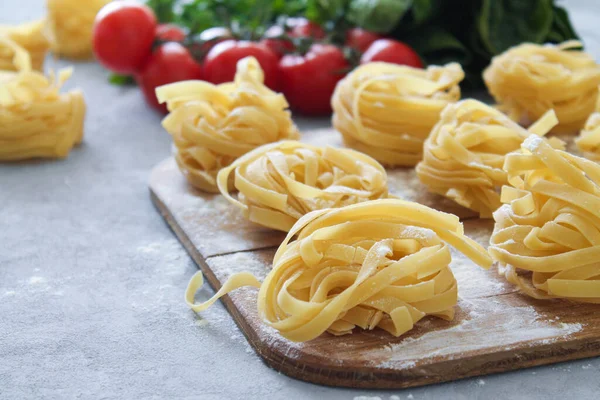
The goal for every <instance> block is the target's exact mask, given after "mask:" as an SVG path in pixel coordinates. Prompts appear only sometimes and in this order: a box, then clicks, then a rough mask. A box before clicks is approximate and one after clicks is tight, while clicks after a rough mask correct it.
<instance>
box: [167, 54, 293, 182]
mask: <svg viewBox="0 0 600 400" xmlns="http://www.w3.org/2000/svg"><path fill="white" fill-rule="evenodd" d="M263 82H264V74H263V71H262V70H261V68H260V65H259V64H258V61H256V59H255V58H254V57H246V58H244V59H242V60H240V61H238V64H237V72H236V75H235V81H234V82H230V83H225V84H221V85H213V84H211V83H208V82H204V81H185V82H178V83H173V84H170V85H166V86H161V87H159V88H157V89H156V95H157V97H158V99H159V101H160V102H161V103H164V102H166V103H167V107H168V109H169V111H170V114H169V115H168V116H167V117H165V119H164V120H163V123H162V124H163V127H164V128H165V129H166V130H167V132H169V134H171V136H173V141H174V143H175V160H176V161H177V164H178V165H179V169H180V170H181V171H182V172H183V174H184V175H185V177H186V178H187V179H188V181H189V182H190V183H191V184H192V185H194V186H195V187H197V188H199V189H201V190H204V191H207V192H213V193H217V192H218V188H217V182H216V176H217V173H218V172H219V170H221V169H222V168H224V167H226V166H228V165H230V164H231V163H232V162H233V161H234V160H235V159H237V158H238V157H240V156H242V155H244V154H246V153H247V152H249V151H251V150H253V149H255V148H256V147H259V146H261V145H263V144H267V143H272V142H277V141H279V140H283V139H297V138H299V137H300V134H299V132H298V129H297V128H296V126H295V125H294V124H293V122H292V119H291V115H290V112H289V111H288V110H287V108H288V103H287V101H286V100H285V97H283V95H282V94H278V93H275V92H273V91H271V90H270V89H269V88H267V87H266V86H265V85H264V83H263Z"/></svg>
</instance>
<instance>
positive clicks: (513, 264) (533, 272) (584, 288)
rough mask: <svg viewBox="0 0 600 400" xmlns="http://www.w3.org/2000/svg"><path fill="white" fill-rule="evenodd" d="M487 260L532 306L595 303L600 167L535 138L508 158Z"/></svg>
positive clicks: (599, 275)
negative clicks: (550, 302)
mask: <svg viewBox="0 0 600 400" xmlns="http://www.w3.org/2000/svg"><path fill="white" fill-rule="evenodd" d="M504 168H505V170H506V172H507V173H508V180H509V182H510V186H505V187H504V188H503V189H502V202H503V203H504V205H503V206H502V207H501V208H499V209H498V211H496V212H495V213H494V219H495V221H496V224H495V227H494V232H493V234H492V237H491V239H490V247H489V252H490V255H491V256H492V257H493V258H494V259H495V260H496V261H498V262H500V263H501V269H500V271H501V273H502V274H503V275H504V276H505V277H506V279H507V280H508V281H509V282H511V283H513V284H515V285H517V286H518V287H519V288H520V289H521V290H522V291H523V292H524V293H526V294H528V295H529V296H532V297H535V298H537V299H550V298H557V297H560V298H566V299H570V300H574V301H580V302H589V303H600V262H599V260H600V166H599V165H598V164H596V163H595V162H592V161H589V160H586V159H585V158H581V157H577V156H574V155H572V154H569V153H567V152H564V151H560V150H556V149H553V148H552V147H551V146H550V145H549V144H548V143H546V142H544V141H543V140H541V139H540V138H539V137H537V136H531V137H530V138H528V139H527V140H526V141H525V142H524V143H523V148H522V151H521V152H514V153H511V154H509V155H508V156H507V159H506V164H505V166H504Z"/></svg>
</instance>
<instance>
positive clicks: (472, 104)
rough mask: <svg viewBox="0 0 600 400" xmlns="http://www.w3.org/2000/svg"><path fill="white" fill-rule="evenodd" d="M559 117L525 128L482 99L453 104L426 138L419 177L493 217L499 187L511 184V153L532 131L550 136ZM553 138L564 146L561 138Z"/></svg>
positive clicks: (432, 187) (547, 117) (437, 190)
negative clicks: (507, 169) (508, 167)
mask: <svg viewBox="0 0 600 400" xmlns="http://www.w3.org/2000/svg"><path fill="white" fill-rule="evenodd" d="M556 122H557V121H556V116H555V115H554V113H553V112H551V111H550V112H548V113H546V114H545V116H543V117H542V118H540V120H539V121H538V122H537V123H536V124H534V125H532V126H531V127H530V128H529V130H525V129H524V128H522V127H521V126H519V125H518V124H517V123H515V122H513V121H511V120H510V119H509V118H508V117H506V115H504V114H502V113H501V112H499V111H498V110H496V109H494V108H492V107H490V106H488V105H485V104H483V103H481V102H479V101H477V100H472V99H469V100H462V101H460V102H458V103H456V104H451V105H449V106H447V107H446V108H445V109H444V111H443V112H442V114H441V119H440V122H438V124H437V125H436V126H435V127H434V128H433V130H432V132H431V135H430V136H429V137H428V138H427V140H426V141H425V146H424V158H423V161H421V162H420V163H419V165H417V168H416V170H417V176H418V177H419V179H420V181H421V182H422V183H423V184H425V185H427V187H428V189H429V190H430V191H432V192H434V193H438V194H441V195H442V196H446V197H448V198H450V199H452V200H454V201H456V202H457V203H458V204H460V205H462V206H463V207H467V208H470V209H472V210H474V211H477V212H478V213H479V214H480V216H481V217H482V218H491V216H492V213H493V212H494V211H495V210H496V209H497V208H498V207H500V204H501V203H500V195H499V194H498V190H499V189H500V188H501V187H502V185H504V184H506V183H507V175H506V172H505V171H504V170H502V165H503V164H504V159H505V157H506V154H508V153H510V152H511V151H515V150H518V149H519V147H520V146H521V143H522V142H523V141H524V140H525V139H526V138H527V137H528V136H529V134H530V133H536V134H537V135H540V136H543V135H545V134H546V133H547V132H548V131H549V130H550V129H551V128H552V127H553V126H554V125H555V124H556ZM550 141H551V143H552V144H553V146H556V147H560V148H562V147H563V144H562V142H561V141H560V140H559V139H556V138H552V139H550Z"/></svg>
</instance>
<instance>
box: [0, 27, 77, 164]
mask: <svg viewBox="0 0 600 400" xmlns="http://www.w3.org/2000/svg"><path fill="white" fill-rule="evenodd" d="M6 48H9V49H10V51H12V52H13V53H14V60H13V62H14V67H15V68H14V69H16V70H17V72H14V71H0V160H3V161H12V160H22V159H28V158H34V157H61V158H62V157H66V156H67V155H68V154H69V151H70V150H71V148H72V147H73V146H74V145H75V144H78V143H79V142H81V140H82V138H83V123H84V117H85V102H84V99H83V95H82V93H81V92H80V91H79V90H74V91H70V92H68V93H60V87H61V85H62V83H63V82H64V81H65V80H66V79H68V78H69V76H70V75H71V72H72V70H71V69H65V70H62V71H60V72H59V74H58V76H57V77H54V76H51V77H50V78H48V77H46V76H44V75H42V74H41V73H40V72H37V71H33V70H32V68H31V60H30V57H29V54H28V53H27V51H25V50H24V49H23V48H22V47H20V46H19V45H18V44H16V43H15V42H13V41H11V40H9V39H7V38H6V37H0V52H1V51H2V50H3V49H6Z"/></svg>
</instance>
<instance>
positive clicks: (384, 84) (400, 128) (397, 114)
mask: <svg viewBox="0 0 600 400" xmlns="http://www.w3.org/2000/svg"><path fill="white" fill-rule="evenodd" d="M463 78H464V72H463V70H462V69H461V67H460V65H459V64H456V63H452V64H448V65H446V66H444V67H437V66H432V67H429V68H427V69H426V70H424V69H420V68H412V67H407V66H403V65H395V64H388V63H382V62H374V63H369V64H365V65H362V66H360V67H358V68H356V69H355V70H354V71H353V72H351V73H350V74H348V76H346V77H345V78H344V79H343V80H342V81H340V82H339V83H338V85H337V87H336V90H335V92H334V94H333V97H332V100H331V101H332V106H333V111H334V114H333V126H334V127H335V129H337V130H338V131H339V132H340V133H341V134H342V136H343V138H344V142H345V143H346V145H347V146H349V147H352V148H354V149H356V150H358V151H361V152H363V153H365V154H368V155H370V156H371V157H373V158H375V159H376V160H377V161H379V162H381V163H383V164H385V165H389V166H414V165H416V164H417V163H418V162H419V161H420V160H421V158H422V153H423V142H424V141H425V139H426V138H427V135H429V132H430V131H431V128H433V126H434V125H435V124H436V122H437V121H438V120H439V116H440V112H441V111H442V110H443V109H444V107H445V106H446V105H448V104H450V103H453V102H455V101H457V100H458V99H460V87H459V86H458V84H459V83H460V81H461V80H462V79H463Z"/></svg>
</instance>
